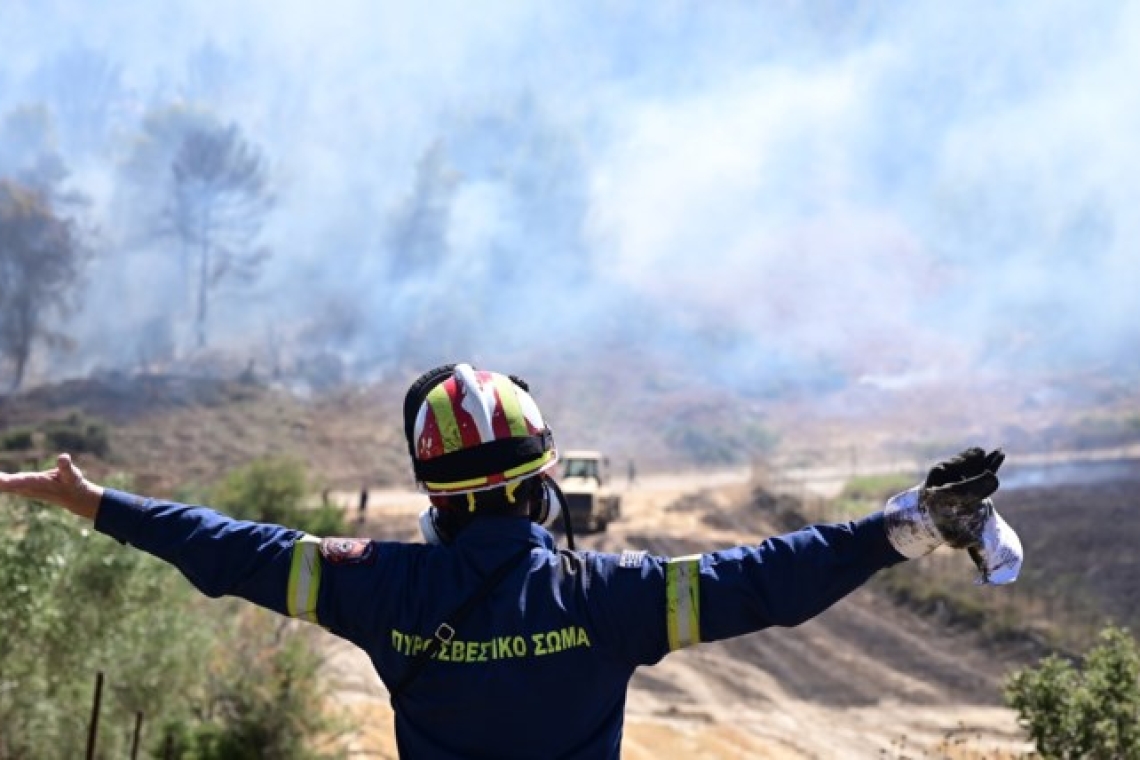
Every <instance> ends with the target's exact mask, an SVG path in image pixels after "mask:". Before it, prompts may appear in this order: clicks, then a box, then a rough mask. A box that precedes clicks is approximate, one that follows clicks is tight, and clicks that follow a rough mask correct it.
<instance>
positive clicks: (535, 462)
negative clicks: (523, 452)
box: [424, 449, 557, 491]
mask: <svg viewBox="0 0 1140 760" xmlns="http://www.w3.org/2000/svg"><path fill="white" fill-rule="evenodd" d="M556 455H557V452H556V451H554V450H553V449H551V450H550V451H548V452H546V453H545V454H543V455H542V456H541V457H539V458H538V459H532V460H531V461H529V462H527V463H526V464H521V465H519V466H518V467H514V468H511V469H509V470H507V471H506V472H504V473H503V474H502V477H503V479H504V480H510V479H511V478H517V477H519V476H522V475H527V474H530V473H532V472H534V471H535V470H538V469H540V468H541V467H542V466H543V465H545V464H547V463H548V462H550V461H551V460H552V459H554V457H555V456H556ZM489 484H491V478H489V477H482V478H471V479H470V480H456V481H453V482H450V483H436V482H433V481H430V480H425V481H424V486H426V487H427V488H429V489H431V490H432V491H460V490H462V489H478V488H479V487H480V486H486V485H489ZM503 484H504V483H503V481H500V482H498V483H495V486H500V485H503Z"/></svg>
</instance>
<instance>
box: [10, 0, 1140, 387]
mask: <svg viewBox="0 0 1140 760" xmlns="http://www.w3.org/2000/svg"><path fill="white" fill-rule="evenodd" d="M1138 31H1140V7H1138V5H1137V3H1134V2H1133V3H1128V2H1100V3H1097V2H1092V3H1080V4H1077V3H1066V2H1040V3H1034V4H1032V5H1028V4H1014V3H987V2H981V1H980V0H977V1H974V2H962V3H952V4H921V5H918V4H897V3H878V2H854V3H846V2H837V1H836V2H824V3H808V4H804V3H799V2H791V0H788V1H787V2H776V3H763V4H752V3H717V4H710V3H700V2H683V1H681V0H675V1H672V2H664V3H652V4H629V3H620V2H604V1H602V0H599V1H598V2H591V3H563V4H556V5H552V4H526V3H518V2H506V1H504V2H482V3H466V2H458V1H455V2H431V3H417V4H407V3H376V2H370V1H367V0H331V1H330V2H326V3H322V4H321V5H320V6H319V7H317V6H313V5H312V4H309V3H281V2H269V0H257V1H254V2H247V3H240V4H236V5H235V4H232V3H222V2H217V1H216V0H215V1H211V2H203V1H202V0H193V1H191V0H185V1H184V2H181V1H172V2H165V3H161V4H155V3H147V2H142V1H141V0H139V1H137V2H133V3H130V2H121V3H115V4H112V5H110V6H107V7H99V8H97V9H96V8H94V7H90V4H89V3H84V2H81V1H80V0H55V1H54V2H49V1H45V0H36V1H35V2H33V1H32V0H8V2H6V3H5V4H4V8H3V10H0V49H3V50H4V51H5V55H4V56H3V59H2V60H0V83H3V84H4V87H3V90H2V91H0V115H8V114H10V113H15V112H23V113H29V112H36V113H39V111H34V110H33V111H29V110H28V109H37V108H38V109H46V111H47V112H50V114H51V117H52V119H54V134H56V135H58V145H57V148H58V150H59V151H60V154H61V155H62V157H63V160H64V162H65V163H66V165H67V167H68V169H69V171H70V174H69V179H68V182H69V185H70V187H71V188H72V189H73V190H76V191H79V192H81V193H84V194H86V195H87V196H88V197H89V198H90V199H91V204H90V209H89V213H90V214H91V216H92V217H93V218H92V220H91V221H92V223H93V224H95V225H96V226H97V227H98V228H99V229H100V230H101V237H100V240H101V243H102V248H101V253H100V256H99V257H97V260H96V261H95V263H93V265H92V267H91V269H90V272H89V274H90V277H91V281H90V282H89V283H88V284H87V285H86V288H85V291H84V297H83V298H82V299H81V300H82V302H83V305H84V309H83V310H82V312H81V313H80V314H79V315H77V317H76V319H75V322H74V323H73V324H72V325H70V328H69V329H70V330H71V331H72V332H73V333H74V334H75V336H76V338H77V340H78V343H79V345H80V346H81V347H82V349H81V350H80V351H79V352H78V353H72V354H68V355H59V356H54V357H51V358H50V359H43V360H42V362H43V366H44V367H45V372H55V373H65V372H68V371H82V370H87V369H90V368H92V367H96V366H103V367H106V366H130V365H131V364H132V363H145V362H146V361H148V360H153V359H156V358H161V357H170V356H173V355H176V354H177V353H178V352H179V350H184V349H179V346H180V345H184V344H185V343H186V334H188V332H189V330H188V328H187V327H186V326H185V321H186V314H185V313H184V312H183V311H182V304H184V302H185V301H186V300H187V299H186V292H185V289H186V288H187V283H185V282H180V281H179V278H178V277H177V275H176V274H175V273H174V272H175V270H174V267H173V263H172V258H171V257H172V256H174V253H173V252H172V251H170V250H169V243H161V242H158V241H155V240H150V241H147V240H145V239H141V238H140V237H139V235H138V234H137V231H138V229H139V228H140V227H139V225H144V227H145V224H146V222H147V219H145V218H139V217H140V216H141V215H142V213H143V212H142V207H143V206H142V205H140V204H138V203H133V202H127V201H126V199H129V198H130V197H131V195H130V192H131V188H130V186H129V175H128V174H127V173H125V172H124V166H125V165H128V164H129V157H130V156H131V155H138V152H137V151H138V143H139V141H140V139H142V135H143V129H142V125H143V124H144V122H145V121H146V119H147V118H148V116H153V115H154V114H155V113H160V112H162V111H163V110H164V109H170V108H174V107H188V108H191V107H192V108H194V109H200V110H202V111H205V112H208V113H210V114H212V115H213V117H214V118H216V119H218V120H220V121H221V122H224V123H233V124H236V125H238V126H239V128H240V129H241V130H242V133H243V135H244V136H245V138H246V139H247V140H248V141H249V142H250V143H252V144H254V145H256V146H258V147H259V149H260V150H262V151H263V152H264V155H265V156H266V158H267V160H268V162H269V164H270V166H271V167H272V173H273V176H274V180H275V183H276V195H277V198H278V204H277V206H276V207H275V210H274V212H273V214H272V216H271V217H270V218H269V219H268V221H267V223H266V226H265V227H264V229H263V230H262V236H261V237H262V242H263V243H264V244H265V245H267V246H268V247H269V248H270V249H271V250H272V251H273V252H274V255H273V258H272V259H271V260H270V261H269V262H268V264H267V266H266V269H265V271H264V274H263V276H262V278H261V279H260V280H259V281H258V284H257V285H256V286H254V287H252V288H238V287H232V288H230V289H228V290H225V289H223V290H219V291H218V292H217V294H216V296H215V300H216V304H215V308H214V310H213V312H212V313H213V320H214V321H213V327H212V330H211V332H212V334H213V335H214V336H215V337H214V341H215V344H216V345H217V346H219V347H224V348H227V349H231V350H239V351H245V352H247V353H256V354H258V355H263V354H268V353H272V354H273V355H274V356H278V355H279V354H282V353H283V354H286V355H287V356H286V359H289V358H290V357H291V359H292V361H295V362H299V361H302V360H308V361H311V360H313V359H314V357H321V356H324V357H326V358H328V359H329V360H330V361H332V360H334V359H335V361H336V362H337V365H338V366H343V367H345V368H346V371H347V372H349V373H350V374H352V375H353V376H365V377H374V376H376V375H378V374H382V373H384V372H385V371H389V370H391V369H392V368H393V367H406V366H408V365H415V366H417V367H421V368H422V366H423V365H425V364H427V363H429V362H433V361H437V360H438V361H447V360H456V359H476V360H479V361H485V362H492V363H493V362H496V361H498V360H504V361H512V362H520V361H521V362H522V363H524V364H527V363H532V364H534V365H537V366H542V365H543V364H546V363H548V362H549V360H550V359H549V357H551V356H555V355H559V356H574V357H583V358H587V357H590V356H592V355H595V354H598V353H605V352H610V353H613V352H618V353H623V354H625V355H635V356H637V357H638V358H639V360H643V361H650V360H659V361H666V362H668V361H670V357H673V359H672V361H674V362H676V361H678V359H677V357H683V359H682V361H683V362H684V363H685V364H686V365H687V366H691V367H699V368H701V371H702V372H704V373H706V374H707V376H708V377H713V378H719V379H722V380H724V381H725V382H728V383H733V384H737V385H739V386H740V387H751V388H753V389H755V388H758V387H759V388H760V389H761V390H763V389H764V388H768V389H772V388H779V387H783V386H785V385H787V384H801V385H805V386H813V385H814V386H819V387H832V386H834V385H842V384H843V383H846V382H850V381H851V380H852V379H853V378H857V377H860V376H871V377H876V378H880V379H883V378H886V379H885V380H882V381H883V382H884V383H889V382H890V380H889V378H890V377H892V376H897V377H922V378H925V377H938V376H940V375H942V374H947V373H954V372H960V368H961V367H963V366H969V367H973V368H977V367H986V368H990V369H993V370H995V371H1011V370H1016V371H1018V372H1026V371H1033V370H1042V371H1044V370H1056V369H1065V368H1069V367H1075V366H1089V365H1092V366H1098V367H1099V366H1115V365H1118V364H1121V363H1125V362H1127V361H1129V360H1130V356H1131V354H1132V353H1134V349H1135V346H1136V345H1137V342H1138V339H1140V299H1137V298H1136V297H1135V294H1136V293H1137V292H1140V260H1138V259H1137V253H1136V251H1137V250H1140V245H1138V243H1140V216H1138V214H1137V213H1136V211H1135V209H1137V208H1140V203H1138V200H1140V199H1138V198H1137V194H1138V192H1140V191H1138V190H1137V188H1138V187H1140V185H1137V183H1136V182H1135V177H1136V176H1137V171H1138V170H1140V143H1137V141H1136V140H1135V139H1134V135H1135V133H1136V127H1137V124H1138V122H1140V90H1137V88H1136V87H1135V86H1134V85H1133V83H1132V82H1131V81H1130V79H1131V75H1132V72H1134V71H1136V70H1138V64H1140V60H1137V59H1138V58H1140V51H1137V49H1136V47H1135V46H1134V45H1133V44H1131V41H1132V40H1133V39H1135V36H1136V34H1137V32H1138ZM21 109H23V110H21ZM0 149H4V150H7V148H6V147H5V146H0ZM4 163H7V162H4ZM158 165H160V164H158ZM135 190H137V187H136V188H135ZM143 205H145V204H143ZM132 230H133V231H134V232H131V231H132ZM278 360H279V359H275V360H274V361H278ZM515 366H517V364H516V365H515ZM524 371H525V369H524Z"/></svg>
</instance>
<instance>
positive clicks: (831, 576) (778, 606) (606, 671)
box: [0, 364, 1021, 760]
mask: <svg viewBox="0 0 1140 760" xmlns="http://www.w3.org/2000/svg"><path fill="white" fill-rule="evenodd" d="M404 432H405V438H406V441H407V445H408V452H409V455H410V458H411V462H412V469H413V472H414V474H415V479H416V482H417V483H418V485H419V487H420V488H421V489H422V490H423V491H424V492H425V493H426V494H427V497H428V500H429V502H430V504H429V506H428V507H427V508H426V509H425V510H424V512H423V514H422V515H421V517H420V526H421V528H422V532H423V534H424V538H425V541H424V542H422V543H420V542H414V543H404V542H392V541H371V540H367V539H360V538H336V537H318V536H312V535H307V534H305V533H302V532H299V531H297V530H292V529H290V528H288V527H282V526H277V525H269V524H261V523H254V522H246V521H238V520H234V519H232V518H230V517H227V516H225V515H223V514H219V513H218V512H216V511H213V510H211V509H209V508H207V507H203V506H191V505H184V504H179V503H175V502H170V501H164V500H160V499H153V498H146V497H143V496H139V495H135V494H131V493H126V492H123V491H118V490H114V489H111V488H103V487H101V486H99V485H97V484H95V483H93V482H91V481H90V480H87V479H86V478H85V477H84V476H83V473H82V472H81V471H80V470H79V469H78V467H77V466H76V465H75V463H74V462H73V461H72V460H71V458H70V457H69V456H68V455H67V454H61V455H60V456H59V459H58V462H57V467H56V468H54V469H52V470H48V471H45V472H25V473H15V474H0V491H3V492H9V493H13V494H17V495H20V496H25V497H29V498H34V499H39V500H42V501H47V502H52V503H55V504H58V505H60V506H63V507H65V508H67V509H69V510H70V511H72V512H74V513H75V514H77V515H80V516H82V517H86V518H89V519H92V520H94V525H95V528H96V530H98V531H100V532H102V533H105V534H107V535H108V536H111V537H113V538H115V539H117V540H119V541H122V542H126V543H128V544H131V545H133V546H135V547H138V548H139V549H141V550H143V551H146V552H149V553H151V554H153V555H155V556H157V557H160V558H161V559H163V560H165V561H167V562H170V563H171V564H173V565H175V566H177V567H178V568H179V569H180V570H181V571H182V572H183V573H184V574H185V575H186V577H187V578H188V579H189V580H190V582H191V583H193V584H194V586H195V587H197V588H198V589H199V590H200V591H201V592H203V593H204V594H207V595H209V596H222V595H233V596H238V597H242V598H244V599H247V600H249V601H251V602H253V603H255V604H258V605H261V606H264V607H267V608H269V609H271V610H275V611H277V612H279V613H282V614H284V615H288V616H291V617H295V618H300V619H302V620H306V621H309V622H311V623H315V624H318V625H320V626H322V627H324V628H325V629H327V630H328V631H331V632H332V633H334V634H336V635H338V636H341V637H344V638H345V639H347V640H349V641H351V642H353V643H354V644H356V645H358V646H359V647H361V648H362V649H364V650H365V651H366V652H367V653H368V655H369V657H370V658H371V660H372V662H373V664H374V666H375V669H376V672H377V673H378V674H379V677H380V678H381V680H382V681H383V682H384V684H385V685H386V686H387V688H388V690H389V692H390V693H391V695H392V705H393V708H394V711H395V731H396V738H397V743H398V745H399V749H400V754H401V756H402V757H408V758H433V759H434V758H464V759H468V758H495V759H496V760H502V759H504V758H617V757H619V755H620V751H621V738H622V724H623V717H624V706H625V699H626V690H627V687H628V684H629V681H630V678H631V677H632V675H633V673H634V671H635V670H636V669H637V668H638V667H639V666H644V665H653V664H655V663H657V662H659V661H660V660H661V659H662V658H663V657H664V656H666V655H667V654H669V653H670V652H674V651H677V650H679V649H682V648H685V647H690V646H694V645H697V644H701V643H704V642H714V641H718V640H720V639H727V638H730V637H734V636H741V635H744V634H749V633H753V632H755V631H759V630H761V629H763V628H767V627H769V626H795V625H798V624H799V623H802V622H804V621H806V620H809V619H810V618H812V617H813V616H815V615H818V614H819V613H820V612H822V611H824V610H825V609H827V608H828V607H830V606H831V605H832V604H834V603H835V602H837V601H839V600H840V599H842V598H843V597H844V596H846V595H847V594H848V593H850V592H851V591H853V590H854V589H856V588H858V587H859V586H860V585H862V584H863V583H864V582H865V581H866V580H867V579H868V578H870V577H871V576H872V575H873V574H874V573H875V572H877V571H879V570H881V569H883V568H886V567H890V566H892V565H895V564H898V563H901V562H903V561H905V560H907V559H911V558H916V557H919V556H922V555H923V554H926V553H928V552H930V551H932V550H933V549H934V548H936V547H937V546H939V545H942V544H943V543H948V544H950V545H952V546H955V547H960V548H968V549H970V550H971V552H972V554H973V556H975V558H976V561H977V562H978V563H979V567H980V568H981V569H982V571H983V574H984V576H985V577H986V578H988V579H989V580H990V581H991V582H997V583H1001V582H1008V581H1010V580H1012V579H1013V578H1014V577H1016V573H1017V568H1018V566H1019V565H1020V560H1021V555H1020V546H1019V545H1017V543H1016V536H1015V535H1014V534H1013V533H1012V531H1011V530H1010V529H1009V526H1008V525H1006V524H1005V523H1004V522H1002V521H1001V520H1000V518H999V517H998V516H997V513H996V512H995V511H994V508H993V504H992V502H991V501H990V499H989V497H990V496H991V495H992V494H993V493H994V492H995V491H996V490H997V487H998V480H997V476H996V472H997V469H998V467H999V466H1000V465H1001V462H1002V459H1003V454H1002V453H1001V452H1000V451H993V452H990V453H986V452H985V451H983V450H982V449H980V448H973V449H969V450H966V451H964V452H962V453H961V454H959V455H957V456H955V457H953V458H950V459H948V460H947V461H945V462H942V463H940V464H938V465H937V466H935V467H934V468H933V469H932V470H931V471H930V473H929V475H928V476H927V478H926V480H925V481H924V483H923V484H921V485H920V486H916V487H915V488H913V489H911V490H910V491H907V492H904V493H903V494H899V495H898V496H896V497H893V498H892V499H890V500H889V501H888V503H887V504H886V506H885V507H884V509H883V510H881V511H878V512H876V513H874V514H871V515H868V516H866V517H863V518H862V519H859V520H855V521H851V522H844V523H838V524H823V525H815V526H811V527H808V528H805V529H803V530H799V531H796V532H792V533H789V534H786V535H782V536H778V537H774V538H769V539H767V540H764V541H762V542H760V543H756V544H750V545H745V546H737V547H732V548H726V549H723V550H720V551H714V552H707V553H704V554H698V555H692V556H687V557H663V556H655V555H653V554H650V553H648V552H645V551H633V550H630V551H625V552H622V553H615V554H610V553H599V552H590V551H567V550H563V551H559V550H558V549H557V547H556V544H555V540H554V538H553V536H552V535H551V534H550V533H549V532H547V530H546V529H545V527H543V526H544V525H546V524H549V523H550V521H551V519H552V518H553V517H554V516H555V515H556V514H557V513H558V512H559V511H560V508H561V504H560V499H559V492H558V488H557V484H556V483H555V482H554V481H553V479H552V478H551V476H550V474H549V472H550V470H551V468H552V467H554V465H555V464H556V462H557V461H558V453H557V449H556V447H555V444H554V440H553V436H552V433H551V430H550V428H549V427H548V426H547V424H546V421H545V420H544V419H543V416H542V414H541V412H540V411H539V408H538V406H537V404H536V403H535V401H534V399H533V398H532V396H531V394H530V392H529V390H528V388H527V385H526V384H525V383H524V382H523V381H521V380H520V379H518V378H516V377H513V376H507V375H502V374H499V373H495V372H486V371H478V370H476V369H474V368H472V367H471V366H469V365H467V364H456V365H447V366H444V367H440V368H437V369H434V370H432V371H430V372H428V373H426V374H424V375H423V376H421V377H420V378H419V379H418V380H416V382H415V383H413V384H412V386H411V387H410V388H409V390H408V393H407V396H406V398H405V402H404Z"/></svg>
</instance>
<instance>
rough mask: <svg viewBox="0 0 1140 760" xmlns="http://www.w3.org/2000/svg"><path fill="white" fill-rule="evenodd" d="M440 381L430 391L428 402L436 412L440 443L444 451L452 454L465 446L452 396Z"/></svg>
mask: <svg viewBox="0 0 1140 760" xmlns="http://www.w3.org/2000/svg"><path fill="white" fill-rule="evenodd" d="M443 386H444V383H440V384H439V385H437V386H436V387H434V388H432V389H431V391H430V392H429V393H428V397H427V402H428V404H430V405H431V410H432V412H434V413H435V424H436V427H438V428H439V438H440V443H442V444H443V452H444V453H445V454H450V453H451V452H453V451H459V450H460V449H461V448H463V436H462V435H461V434H460V432H459V422H458V421H456V419H455V410H454V409H452V408H451V396H449V395H448V394H447V389H446V388H444V387H443Z"/></svg>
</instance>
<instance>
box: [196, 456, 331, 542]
mask: <svg viewBox="0 0 1140 760" xmlns="http://www.w3.org/2000/svg"><path fill="white" fill-rule="evenodd" d="M308 493H310V489H309V486H308V476H307V474H306V472H305V467H304V465H303V464H301V463H300V462H298V461H296V460H293V459H288V458H283V457H267V458H263V459H258V460H255V461H253V462H250V463H249V464H248V465H246V466H244V467H241V468H239V469H237V470H234V471H233V472H231V473H230V474H229V475H227V476H226V477H225V479H224V480H223V481H222V482H221V483H220V484H218V486H217V487H215V488H214V489H213V492H212V494H211V496H210V504H211V505H212V506H214V507H216V508H217V509H219V510H220V511H222V512H225V513H226V514H228V515H232V516H233V517H237V518H240V519H243V520H256V521H258V522H268V523H274V524H276V525H284V526H286V527H290V528H296V529H298V530H303V531H305V532H306V533H311V534H313V535H316V536H332V535H343V534H344V533H345V524H344V515H343V512H342V511H341V510H340V509H339V508H337V507H332V506H325V507H320V508H317V509H306V508H304V507H303V506H302V500H303V499H304V497H305V496H306V495H307V494H308Z"/></svg>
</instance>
